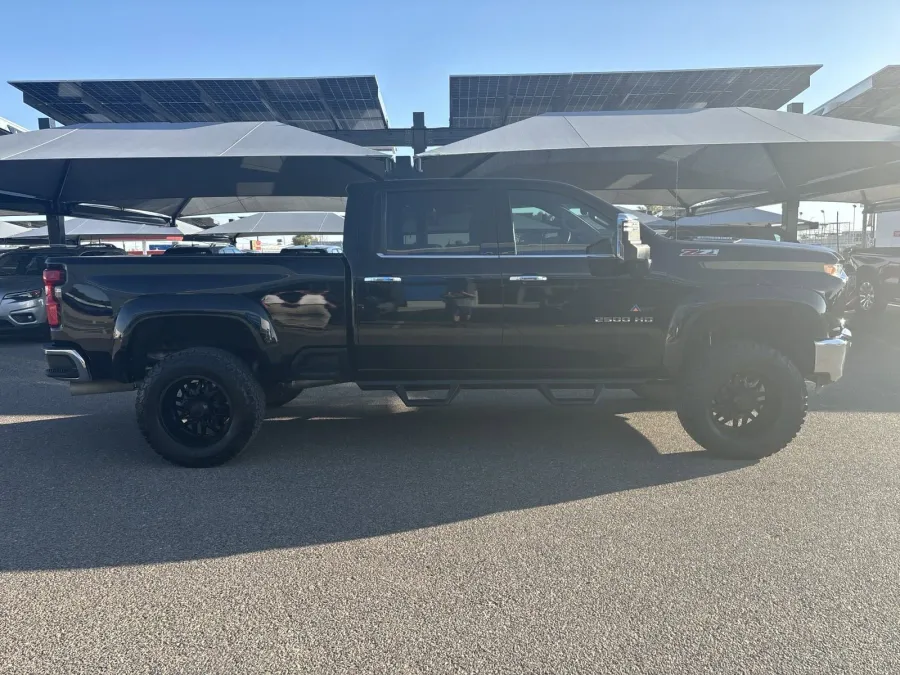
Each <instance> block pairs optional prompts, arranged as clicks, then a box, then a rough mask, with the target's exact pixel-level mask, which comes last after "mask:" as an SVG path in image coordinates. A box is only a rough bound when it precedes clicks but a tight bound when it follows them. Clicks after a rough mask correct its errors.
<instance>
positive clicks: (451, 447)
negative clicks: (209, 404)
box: [0, 308, 900, 674]
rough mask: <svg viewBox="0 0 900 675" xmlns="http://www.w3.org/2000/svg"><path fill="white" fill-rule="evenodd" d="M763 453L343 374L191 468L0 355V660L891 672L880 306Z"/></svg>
mask: <svg viewBox="0 0 900 675" xmlns="http://www.w3.org/2000/svg"><path fill="white" fill-rule="evenodd" d="M854 328H855V342H854V347H853V350H852V353H851V356H850V359H849V364H848V369H847V374H846V376H845V378H844V379H843V380H842V381H841V382H839V383H838V384H836V385H834V386H832V387H829V388H827V389H825V390H823V391H821V392H820V393H819V394H817V395H816V396H815V397H814V399H813V402H812V412H811V413H810V416H809V420H808V422H807V424H806V426H805V427H804V429H803V431H802V433H801V434H800V436H799V437H798V438H797V440H796V441H795V442H794V443H793V444H792V445H791V446H790V447H789V448H788V449H786V450H785V451H783V452H781V453H780V454H778V455H776V456H774V457H772V458H769V459H767V460H764V461H762V462H733V461H726V460H719V459H713V458H711V457H709V456H707V455H706V454H705V453H704V452H702V451H701V450H700V449H699V448H698V447H697V446H696V444H694V443H693V442H692V441H691V439H690V438H689V437H688V436H687V435H686V434H685V433H684V432H683V431H682V429H681V427H680V425H679V423H678V420H677V418H676V417H675V414H674V413H672V412H670V411H667V410H656V409H653V408H652V407H648V406H647V405H646V404H644V403H642V402H641V401H639V400H637V399H634V398H631V395H630V394H627V393H620V394H618V395H615V396H612V395H611V396H610V397H609V398H610V400H609V401H607V402H606V404H605V405H604V406H601V407H597V408H554V407H551V406H549V405H547V404H546V403H545V402H544V401H543V399H541V398H540V397H539V396H538V395H537V394H532V393H530V392H519V393H504V392H501V393H498V392H471V393H469V392H466V393H463V394H462V395H461V396H460V398H459V399H458V402H457V403H454V405H453V406H451V407H449V408H430V409H418V410H408V409H405V408H404V407H403V406H402V405H401V404H400V402H399V401H398V400H397V399H396V397H394V396H393V395H383V394H363V393H361V392H359V391H358V390H357V389H356V388H355V387H351V386H342V387H334V388H330V389H321V390H315V391H310V392H306V393H304V394H303V395H302V396H301V397H300V398H298V399H297V400H296V401H295V402H294V403H292V404H291V405H290V406H288V407H285V408H283V409H281V410H278V411H275V412H273V413H272V414H271V415H270V417H269V419H268V421H267V422H266V423H265V424H264V426H263V430H262V432H261V433H260V435H259V437H258V439H257V440H256V442H255V443H254V445H253V446H252V447H251V448H249V449H248V450H247V451H246V452H245V454H243V455H241V457H239V458H238V460H236V461H234V462H232V463H230V464H228V465H226V466H223V467H220V468H216V469H207V470H188V469H182V468H177V467H174V466H170V465H168V464H166V463H165V462H163V461H162V460H160V459H159V458H157V457H156V456H155V455H154V454H153V453H152V452H151V451H150V450H149V448H148V447H147V446H146V445H145V443H144V442H143V440H142V439H141V437H140V435H139V433H138V431H137V428H136V425H135V422H134V412H133V404H134V395H133V394H114V395H106V396H95V397H80V398H72V397H70V396H69V394H68V392H67V389H66V387H65V385H61V384H57V383H53V382H51V381H48V380H46V379H45V378H44V377H43V368H44V365H43V358H42V355H41V352H40V348H39V345H37V344H33V343H31V344H29V343H15V342H5V343H2V344H0V626H2V631H0V673H16V674H20V673H98V672H128V673H254V672H267V673H268V672H271V673H275V672H316V673H350V672H360V673H368V672H372V673H401V672H410V673H419V672H482V673H491V672H504V673H514V672H546V673H569V672H572V673H574V672H583V673H598V672H610V673H730V672H734V673H738V672H740V673H775V672H777V673H829V672H848V673H896V672H898V665H897V664H898V663H900V498H898V495H900V452H898V447H900V308H891V309H890V310H889V312H888V314H887V315H885V316H884V317H882V318H881V320H879V321H876V322H867V323H864V324H860V325H857V326H854Z"/></svg>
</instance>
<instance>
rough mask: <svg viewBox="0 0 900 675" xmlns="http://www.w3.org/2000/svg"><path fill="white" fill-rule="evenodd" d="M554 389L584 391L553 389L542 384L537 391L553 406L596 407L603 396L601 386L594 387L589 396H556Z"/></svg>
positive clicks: (559, 388)
mask: <svg viewBox="0 0 900 675" xmlns="http://www.w3.org/2000/svg"><path fill="white" fill-rule="evenodd" d="M554 389H556V390H557V391H559V390H566V389H568V390H572V389H575V390H578V391H584V390H585V389H586V388H585V387H553V386H552V385H549V384H542V385H540V386H539V387H538V391H539V392H541V394H543V395H544V398H545V399H547V400H548V401H550V403H551V404H553V405H596V404H597V401H599V400H600V397H601V396H602V395H603V385H602V384H597V385H594V387H593V389H592V390H591V392H592V393H591V395H590V396H557V395H556V393H555V392H554Z"/></svg>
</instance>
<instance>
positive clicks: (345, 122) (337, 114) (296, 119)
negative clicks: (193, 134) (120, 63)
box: [10, 77, 387, 131]
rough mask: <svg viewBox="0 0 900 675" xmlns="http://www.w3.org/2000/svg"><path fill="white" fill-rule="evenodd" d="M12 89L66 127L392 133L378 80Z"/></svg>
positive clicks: (22, 85)
mask: <svg viewBox="0 0 900 675" xmlns="http://www.w3.org/2000/svg"><path fill="white" fill-rule="evenodd" d="M10 84H11V85H13V86H14V87H16V88H17V89H19V90H21V91H22V93H23V94H24V98H25V102H26V103H28V104H29V105H31V106H32V107H33V108H36V109H37V110H39V111H40V112H42V113H43V114H45V115H47V116H48V117H51V118H53V119H55V120H56V121H58V122H61V123H62V124H77V123H82V122H247V121H267V120H277V121H280V122H287V123H289V124H293V125H295V126H298V127H302V128H304V129H310V130H312V131H333V130H334V131H337V130H356V129H386V128H387V116H386V115H385V112H384V107H383V106H382V103H381V97H380V95H379V92H378V82H377V81H376V79H375V78H374V77H323V78H279V79H208V80H84V81H56V82H10Z"/></svg>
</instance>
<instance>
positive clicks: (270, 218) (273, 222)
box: [204, 211, 344, 236]
mask: <svg viewBox="0 0 900 675" xmlns="http://www.w3.org/2000/svg"><path fill="white" fill-rule="evenodd" d="M343 233H344V217H343V216H341V215H339V214H337V213H322V212H316V211H304V212H299V213H257V214H254V215H252V216H246V217H244V218H238V219H237V220H233V221H231V222H230V223H224V224H222V225H216V226H215V227H211V228H209V229H208V230H206V231H205V232H204V234H225V235H229V236H265V235H276V234H343Z"/></svg>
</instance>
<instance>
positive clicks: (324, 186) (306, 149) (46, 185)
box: [0, 122, 390, 217]
mask: <svg viewBox="0 0 900 675" xmlns="http://www.w3.org/2000/svg"><path fill="white" fill-rule="evenodd" d="M389 159H390V158H389V156H388V155H385V154H384V153H381V152H378V151H376V150H372V149H370V148H363V147H360V146H356V145H353V144H352V143H346V142H344V141H340V140H337V139H334V138H330V137H328V136H324V135H322V134H317V133H314V132H312V131H307V130H305V129H300V128H297V127H294V126H291V125H289V124H282V123H280V122H229V123H220V124H203V123H190V124H172V123H146V124H80V125H74V126H71V127H60V128H54V129H44V130H41V131H32V132H29V133H25V134H13V135H10V136H3V137H0V209H4V210H12V211H23V212H32V213H51V212H52V213H60V212H66V213H67V212H68V211H66V210H65V208H64V207H66V206H67V205H72V204H84V203H90V204H100V205H112V206H120V207H123V208H129V209H136V210H142V211H153V212H154V213H161V214H163V215H168V216H176V217H177V216H179V215H181V214H182V212H183V211H184V209H185V208H186V207H187V206H189V205H190V201H191V200H192V199H195V198H236V197H238V198H239V197H290V196H313V197H316V196H333V197H343V196H344V195H346V188H347V185H348V184H349V183H354V182H361V181H369V180H380V179H382V178H383V177H384V171H385V168H386V166H387V162H388V160H389ZM150 205H152V208H148V206H150ZM195 213H198V214H199V212H197V211H195Z"/></svg>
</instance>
